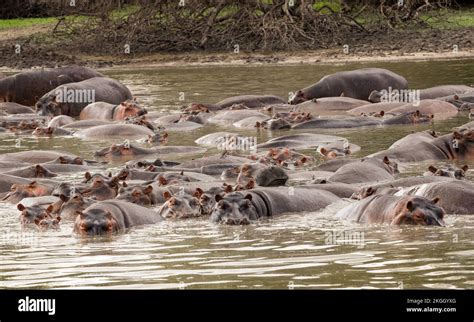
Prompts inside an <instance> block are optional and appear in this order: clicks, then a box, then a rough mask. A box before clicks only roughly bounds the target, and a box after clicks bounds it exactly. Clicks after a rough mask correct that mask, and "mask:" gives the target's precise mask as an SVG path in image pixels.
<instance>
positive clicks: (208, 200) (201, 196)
mask: <svg viewBox="0 0 474 322" xmlns="http://www.w3.org/2000/svg"><path fill="white" fill-rule="evenodd" d="M193 196H194V197H196V198H197V199H198V200H199V206H200V207H201V214H202V215H210V214H211V212H212V208H214V205H215V204H216V201H215V198H213V197H212V196H211V194H209V193H205V192H204V191H203V190H202V189H201V188H196V191H195V192H194V194H193Z"/></svg>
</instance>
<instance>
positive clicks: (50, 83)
mask: <svg viewBox="0 0 474 322" xmlns="http://www.w3.org/2000/svg"><path fill="white" fill-rule="evenodd" d="M102 76H104V75H102V74H101V73H98V72H96V71H94V70H92V69H90V68H87V67H82V66H75V65H71V66H66V67H59V68H53V69H42V70H34V71H28V72H23V73H18V74H15V75H13V76H9V77H5V78H3V79H1V80H0V100H3V101H4V102H16V103H19V104H23V105H27V106H33V105H34V104H35V102H36V101H37V100H38V98H39V97H41V96H43V95H44V94H45V93H48V92H49V91H51V90H53V89H54V88H56V87H58V86H60V85H62V84H66V83H73V82H80V81H83V80H86V79H89V78H93V77H102Z"/></svg>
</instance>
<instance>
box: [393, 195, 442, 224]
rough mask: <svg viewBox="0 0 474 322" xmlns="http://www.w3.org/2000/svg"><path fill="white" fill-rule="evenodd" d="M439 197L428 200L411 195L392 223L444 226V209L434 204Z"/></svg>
mask: <svg viewBox="0 0 474 322" xmlns="http://www.w3.org/2000/svg"><path fill="white" fill-rule="evenodd" d="M438 201H439V198H434V199H433V200H428V199H425V198H421V197H412V198H409V200H408V201H407V202H406V204H405V206H404V209H402V210H401V212H400V213H399V214H398V215H397V216H396V217H395V218H394V219H393V221H392V223H391V224H392V225H423V226H445V223H444V220H443V217H444V214H445V212H444V210H443V208H441V207H438V206H436V203H437V202H438Z"/></svg>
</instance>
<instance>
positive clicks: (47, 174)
mask: <svg viewBox="0 0 474 322" xmlns="http://www.w3.org/2000/svg"><path fill="white" fill-rule="evenodd" d="M3 174H8V175H11V176H17V177H22V178H52V177H57V176H58V175H57V174H56V173H53V172H51V171H49V170H48V169H46V168H45V167H43V166H42V165H40V164H36V165H34V166H28V167H24V168H20V169H16V170H10V171H6V172H3Z"/></svg>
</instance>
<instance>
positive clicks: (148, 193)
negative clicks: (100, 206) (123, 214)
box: [115, 185, 154, 206]
mask: <svg viewBox="0 0 474 322" xmlns="http://www.w3.org/2000/svg"><path fill="white" fill-rule="evenodd" d="M152 193H153V187H152V186H150V185H148V186H146V187H140V186H137V187H121V188H120V189H119V190H118V195H117V197H116V198H115V199H118V200H124V201H127V202H131V203H134V204H137V205H141V206H151V205H153V204H154V199H153V195H152Z"/></svg>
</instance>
